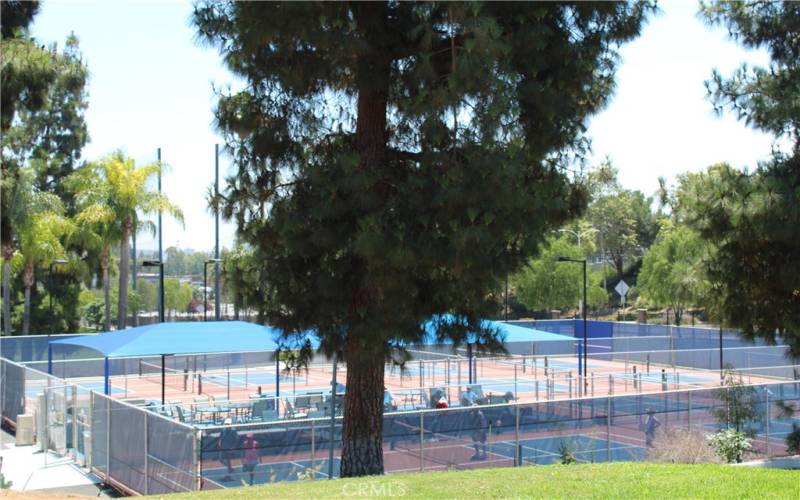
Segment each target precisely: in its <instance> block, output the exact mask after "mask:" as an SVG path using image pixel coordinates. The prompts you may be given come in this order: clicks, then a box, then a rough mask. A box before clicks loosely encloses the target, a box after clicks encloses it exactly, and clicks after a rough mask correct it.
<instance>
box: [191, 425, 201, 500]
mask: <svg viewBox="0 0 800 500" xmlns="http://www.w3.org/2000/svg"><path fill="white" fill-rule="evenodd" d="M192 434H193V435H194V436H193V439H192V460H193V461H194V464H193V466H194V471H193V472H194V477H195V490H197V491H200V490H202V489H203V429H198V428H197V427H194V428H193V429H192Z"/></svg>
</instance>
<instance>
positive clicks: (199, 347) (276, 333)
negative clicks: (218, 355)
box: [50, 321, 317, 358]
mask: <svg viewBox="0 0 800 500" xmlns="http://www.w3.org/2000/svg"><path fill="white" fill-rule="evenodd" d="M280 335H281V332H280V330H278V329H277V328H272V327H269V326H262V325H256V324H254V323H247V322H245V321H208V322H197V321H178V322H174V323H155V324H152V325H145V326H139V327H136V328H129V329H127V330H118V331H113V332H105V333H101V334H99V335H87V336H81V337H74V338H69V339H63V340H55V341H52V342H50V344H51V345H52V346H56V345H71V346H76V345H77V346H83V347H88V348H90V349H94V350H96V351H98V352H100V353H102V354H103V356H105V357H109V358H118V357H125V356H157V355H161V354H193V353H203V354H207V353H215V352H246V351H274V350H277V349H278V348H280V347H282V346H283V345H282V344H280V343H279V340H280ZM309 338H310V339H311V342H312V346H313V347H315V348H316V347H317V342H316V339H315V338H314V337H313V336H311V335H309Z"/></svg>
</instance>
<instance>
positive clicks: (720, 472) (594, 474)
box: [169, 463, 800, 500]
mask: <svg viewBox="0 0 800 500" xmlns="http://www.w3.org/2000/svg"><path fill="white" fill-rule="evenodd" d="M365 497H372V498H376V497H393V498H424V499H429V498H625V499H640V498H658V499H662V498H663V499H672V498H693V499H694V498H722V499H725V500H728V499H735V498H757V499H762V498H786V499H799V498H800V472H798V471H791V470H776V469H762V468H753V467H731V466H724V465H661V464H648V463H613V464H595V465H570V466H563V465H553V466H532V467H515V468H504V469H479V470H473V471H458V472H426V473H418V474H392V475H389V476H377V477H369V478H359V479H342V480H333V481H326V480H317V481H308V482H294V483H279V484H273V485H266V486H256V487H243V488H237V489H229V490H217V491H208V492H203V493H188V494H180V495H174V496H173V495H171V496H170V497H169V498H170V499H172V498H174V499H175V500H179V499H181V498H192V499H208V500H211V499H243V498H287V499H288V498H292V499H295V498H308V499H314V500H316V499H319V498H365Z"/></svg>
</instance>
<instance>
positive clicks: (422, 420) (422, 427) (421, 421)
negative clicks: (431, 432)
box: [419, 412, 425, 472]
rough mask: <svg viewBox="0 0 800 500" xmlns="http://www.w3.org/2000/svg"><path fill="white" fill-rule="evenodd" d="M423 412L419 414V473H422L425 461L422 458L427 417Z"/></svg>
mask: <svg viewBox="0 0 800 500" xmlns="http://www.w3.org/2000/svg"><path fill="white" fill-rule="evenodd" d="M424 415H425V414H424V413H423V412H419V471H420V472H422V470H423V464H424V459H423V458H422V454H423V442H424V440H425V417H424Z"/></svg>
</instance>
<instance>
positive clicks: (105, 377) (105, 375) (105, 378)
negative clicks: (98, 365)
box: [103, 356, 111, 396]
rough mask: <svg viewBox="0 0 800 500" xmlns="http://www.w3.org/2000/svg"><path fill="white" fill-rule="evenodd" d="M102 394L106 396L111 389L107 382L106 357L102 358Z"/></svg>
mask: <svg viewBox="0 0 800 500" xmlns="http://www.w3.org/2000/svg"><path fill="white" fill-rule="evenodd" d="M103 392H104V393H105V395H106V396H108V395H109V393H110V392H111V387H110V384H109V382H108V356H106V357H105V358H103Z"/></svg>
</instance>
